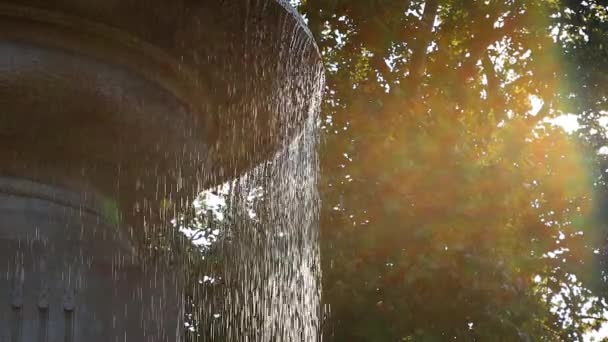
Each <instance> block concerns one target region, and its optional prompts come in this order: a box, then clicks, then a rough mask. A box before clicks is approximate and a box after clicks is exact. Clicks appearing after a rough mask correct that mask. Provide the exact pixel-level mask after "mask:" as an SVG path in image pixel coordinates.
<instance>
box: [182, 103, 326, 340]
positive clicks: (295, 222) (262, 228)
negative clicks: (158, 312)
mask: <svg viewBox="0 0 608 342" xmlns="http://www.w3.org/2000/svg"><path fill="white" fill-rule="evenodd" d="M309 100H311V101H314V102H315V105H314V106H312V108H314V110H313V112H311V113H309V116H308V119H307V121H306V124H305V127H304V128H303V131H302V132H301V134H300V135H299V136H298V137H297V138H296V139H295V140H294V141H293V142H292V143H291V144H290V145H289V146H287V147H286V148H284V149H283V150H282V151H281V152H279V153H277V154H276V155H275V156H274V158H272V160H270V161H268V162H265V163H263V164H262V165H260V166H258V167H256V168H255V169H253V170H251V171H250V172H248V173H247V174H245V175H243V176H242V177H240V178H238V179H236V180H234V181H230V182H227V183H224V184H222V185H220V186H218V187H216V188H213V189H210V190H207V191H205V192H204V193H202V194H201V196H200V197H199V199H198V200H197V201H196V202H195V208H196V212H197V216H196V217H195V219H194V220H193V222H190V225H188V226H182V227H181V230H182V232H183V233H184V234H185V235H187V236H188V237H190V239H191V241H192V243H193V244H195V245H197V246H198V247H199V251H200V252H201V255H200V257H201V260H192V262H193V263H194V265H195V267H197V270H196V271H195V272H194V275H195V279H194V280H195V281H193V282H191V283H192V284H190V286H193V288H191V289H190V293H191V294H193V298H192V299H193V300H192V302H191V303H190V304H191V305H192V307H190V313H189V314H190V315H189V316H188V318H187V320H186V324H187V326H188V328H189V329H190V332H191V334H190V337H195V336H198V337H201V338H202V339H201V340H209V339H211V340H214V341H215V340H216V341H223V340H227V341H233V340H247V339H248V340H251V341H314V340H317V339H318V338H319V328H320V321H319V305H320V263H319V247H318V241H317V239H318V234H317V230H318V222H317V220H318V205H319V199H318V194H317V188H316V185H317V183H316V181H317V171H318V161H317V136H318V135H317V117H318V116H317V112H316V108H317V104H318V101H319V99H318V98H316V97H313V98H311V99H309ZM201 263H202V264H201Z"/></svg>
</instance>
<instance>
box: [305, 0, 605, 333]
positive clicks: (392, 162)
mask: <svg viewBox="0 0 608 342" xmlns="http://www.w3.org/2000/svg"><path fill="white" fill-rule="evenodd" d="M300 9H301V11H303V12H304V13H305V15H306V17H307V19H308V22H309V25H310V26H311V30H312V32H313V34H315V36H316V37H317V40H318V42H319V45H320V49H321V51H322V53H323V56H324V59H325V64H326V69H327V74H328V87H327V96H326V101H325V105H324V113H325V119H324V122H323V130H324V141H325V143H324V145H323V149H322V151H321V156H322V161H321V163H322V182H321V185H320V189H321V196H322V198H323V203H324V208H323V209H324V210H323V212H322V243H323V248H322V260H323V263H324V265H323V270H324V283H323V289H324V298H325V301H326V303H327V304H329V305H330V307H331V310H330V312H328V317H329V318H328V321H327V322H328V323H327V329H326V334H327V337H328V338H329V339H332V338H333V339H334V340H340V341H391V340H400V339H403V340H421V341H435V340H447V339H451V338H453V337H457V338H459V339H465V340H488V339H489V338H490V337H492V338H491V339H492V340H496V338H497V337H498V339H500V340H505V341H510V340H531V341H537V340H538V341H543V340H544V341H553V340H577V339H578V340H580V339H582V336H583V334H584V333H585V332H586V331H587V330H589V329H591V328H594V327H597V326H598V325H599V324H600V323H602V319H601V317H599V316H601V315H602V313H603V312H604V310H605V309H606V308H605V302H604V301H603V299H602V298H601V297H597V296H598V294H601V293H598V291H597V289H600V288H601V286H593V287H592V286H590V284H592V283H598V282H597V281H594V280H592V279H590V278H592V277H589V275H590V274H591V273H592V269H591V268H590V267H592V266H593V265H594V263H593V262H592V260H593V259H592V254H593V251H596V250H598V248H599V247H600V246H601V245H602V240H603V239H604V238H605V236H602V235H601V234H591V233H592V232H595V231H597V229H595V230H594V229H593V227H594V223H593V222H592V221H593V220H592V219H593V217H592V216H591V214H592V213H593V208H594V205H595V203H597V200H596V201H594V194H596V193H601V192H602V191H603V189H602V186H603V183H601V182H599V183H598V182H597V177H598V172H597V170H601V169H600V167H601V165H600V164H602V163H604V162H601V160H600V159H598V158H597V157H596V154H595V151H597V149H598V148H600V147H601V146H603V145H604V144H605V137H606V136H605V134H604V133H603V132H604V130H600V128H602V127H599V126H600V125H599V123H600V121H601V120H600V117H601V116H602V115H603V114H602V113H603V112H602V110H607V109H608V104H607V102H606V100H607V99H606V94H605V91H604V90H603V89H606V84H607V82H608V78H607V77H606V65H608V64H606V61H607V59H606V56H608V55H607V53H606V46H607V44H606V39H607V38H606V37H608V33H607V32H608V31H607V28H606V25H607V21H608V16H607V15H606V4H605V3H600V2H599V1H586V2H584V3H583V2H581V3H578V2H574V1H561V2H560V1H507V2H505V1H492V0H488V1H459V0H447V1H439V0H437V1H435V0H427V1H422V0H420V1H416V0H414V1H396V0H382V1H379V0H377V1H372V0H370V1H352V0H331V1H328V0H307V1H303V2H302V4H301V8H300ZM581 32H582V33H581ZM585 37H586V38H585ZM573 94H574V96H573ZM566 113H576V114H577V115H578V116H579V119H580V121H581V122H582V123H583V127H584V129H583V130H582V131H581V132H580V133H579V134H577V135H572V136H571V135H567V134H566V133H565V132H564V131H563V130H562V129H561V128H559V127H555V126H554V125H552V124H550V123H548V122H547V121H546V120H547V119H551V118H555V117H558V116H560V115H563V114H566ZM591 129H595V131H591V132H590V130H591ZM602 129H603V128H602ZM602 165H605V163H604V164H602ZM596 264H597V263H596ZM596 280H597V279H596ZM599 283H600V284H601V281H600V282H599ZM596 285H597V284H596ZM591 288H593V289H594V290H595V292H593V291H591Z"/></svg>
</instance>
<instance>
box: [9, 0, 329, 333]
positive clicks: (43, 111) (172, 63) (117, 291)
mask: <svg viewBox="0 0 608 342" xmlns="http://www.w3.org/2000/svg"><path fill="white" fill-rule="evenodd" d="M322 83H323V69H322V66H321V61H320V56H319V53H318V50H317V49H316V46H315V44H314V42H313V40H312V38H311V36H310V34H309V32H308V31H307V29H306V27H305V25H304V24H303V23H302V20H301V18H300V17H299V16H298V15H297V14H296V13H295V12H294V11H293V9H291V8H290V7H289V5H287V4H286V3H284V1H282V0H228V1H226V0H201V1H189V0H172V1H168V0H88V1H82V0H57V1H40V0H0V262H1V264H0V341H2V342H30V341H37V342H44V341H65V342H71V341H90V342H95V341H103V342H107V341H135V342H137V341H178V340H179V339H180V338H181V334H182V332H181V330H182V326H183V323H182V316H183V304H182V300H183V299H182V290H181V289H182V286H183V284H182V280H181V279H182V277H181V272H180V264H179V261H178V260H177V258H173V257H171V256H172V253H171V248H172V247H171V246H172V243H171V240H172V239H171V238H172V236H173V234H174V229H173V228H172V227H171V225H170V224H169V222H170V221H171V219H172V218H173V217H175V215H177V213H178V212H180V210H182V209H184V208H187V207H188V206H189V205H190V203H191V200H192V198H193V196H194V195H195V194H196V193H197V192H199V191H201V190H202V189H205V188H207V187H209V186H212V185H214V184H218V183H219V182H223V181H226V180H228V179H231V178H234V177H236V176H238V175H240V174H242V173H243V172H245V171H246V170H248V169H250V168H252V167H253V166H255V165H257V164H258V163H260V162H262V161H264V160H266V159H268V158H269V157H270V156H272V155H273V153H275V152H276V151H278V150H280V149H281V148H282V146H284V145H285V144H287V143H288V142H289V141H290V140H291V139H292V138H293V137H294V136H295V135H297V133H298V132H300V130H301V126H302V123H303V122H305V121H306V119H307V116H308V115H309V113H311V112H314V111H315V110H316V109H315V108H312V106H315V105H316V103H318V101H310V98H311V97H318V96H319V92H320V91H321V88H322ZM159 251H161V252H159Z"/></svg>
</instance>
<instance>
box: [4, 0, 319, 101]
mask: <svg viewBox="0 0 608 342" xmlns="http://www.w3.org/2000/svg"><path fill="white" fill-rule="evenodd" d="M269 1H270V2H272V3H275V4H276V5H277V6H279V7H280V8H282V10H283V11H285V13H287V14H288V15H289V16H291V18H292V20H295V22H296V23H297V25H298V27H299V30H300V31H301V32H302V33H304V34H305V35H306V36H307V37H308V39H309V43H310V44H311V46H312V50H313V52H314V54H315V57H316V59H317V60H318V62H319V66H320V67H321V68H323V69H324V65H323V63H322V55H321V53H320V50H319V47H318V45H317V42H316V41H315V39H314V37H313V35H312V33H311V31H310V29H309V28H308V27H307V26H306V23H305V21H304V19H303V18H302V16H301V15H300V14H299V13H298V12H297V10H296V9H294V8H293V7H292V6H291V5H290V4H289V3H288V2H287V0H269ZM0 18H2V22H1V23H0V29H1V30H2V31H3V32H2V33H0V39H8V40H12V41H19V42H27V43H33V44H37V45H40V46H45V47H50V48H59V49H62V50H66V51H70V52H74V53H78V54H81V55H84V56H87V57H89V58H94V59H97V60H100V61H102V62H108V63H111V64H114V65H119V66H123V67H126V68H127V69H128V70H132V71H134V72H136V73H137V74H139V75H140V76H143V77H144V78H145V79H147V80H149V81H152V82H153V83H154V84H157V85H158V86H160V87H162V88H163V89H165V90H167V91H169V92H170V93H171V94H172V95H173V96H175V97H176V98H177V99H179V100H180V101H181V102H182V103H184V104H186V105H188V106H192V103H193V101H192V99H193V98H199V99H200V98H201V97H205V95H206V94H209V91H208V90H209V89H205V84H203V83H201V82H198V80H197V77H196V75H198V73H197V72H196V67H193V66H190V65H188V64H187V63H182V62H180V61H179V60H178V59H177V58H175V57H174V56H171V55H170V53H169V52H167V51H165V50H164V49H163V48H161V47H158V46H156V45H155V44H154V43H150V42H148V41H146V40H144V39H141V38H138V37H137V36H136V35H134V34H132V33H131V32H129V31H126V30H123V29H120V28H116V27H112V26H109V25H106V24H104V23H101V22H97V21H92V20H88V19H84V18H79V17H76V16H73V15H69V14H65V13H62V12H61V11H52V10H47V9H42V8H32V7H30V6H21V5H14V4H9V3H7V2H4V1H2V0H0ZM197 102H200V100H199V101H197ZM195 110H196V108H195Z"/></svg>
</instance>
